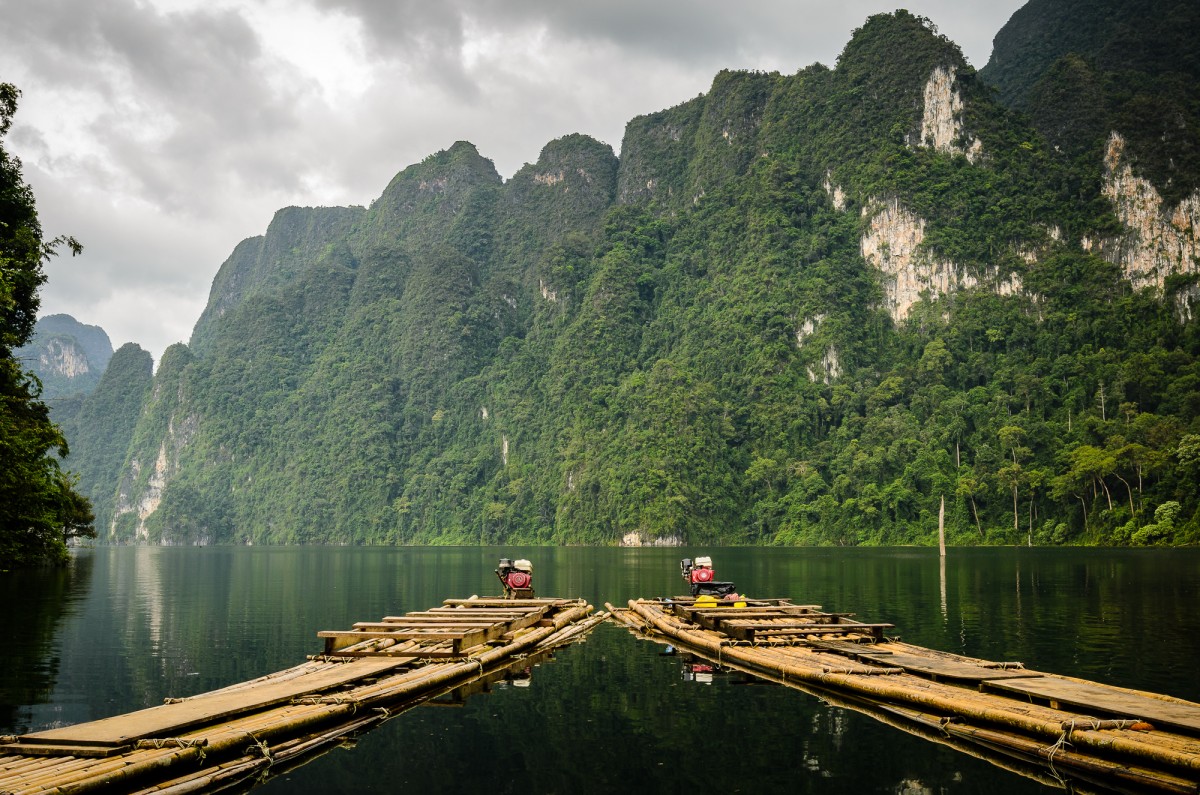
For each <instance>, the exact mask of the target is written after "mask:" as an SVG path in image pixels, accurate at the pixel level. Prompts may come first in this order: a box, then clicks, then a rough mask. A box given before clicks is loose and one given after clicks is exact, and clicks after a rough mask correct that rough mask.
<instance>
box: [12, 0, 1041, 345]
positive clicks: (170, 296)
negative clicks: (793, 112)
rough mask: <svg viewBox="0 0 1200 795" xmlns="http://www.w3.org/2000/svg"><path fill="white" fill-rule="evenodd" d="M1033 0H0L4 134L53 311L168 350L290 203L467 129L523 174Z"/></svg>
mask: <svg viewBox="0 0 1200 795" xmlns="http://www.w3.org/2000/svg"><path fill="white" fill-rule="evenodd" d="M1024 2H1025V0H913V1H911V2H907V3H904V4H899V3H896V4H890V3H887V2H883V1H882V0H838V1H837V2H830V0H791V2H783V1H782V0H769V1H768V0H762V1H758V0H725V1H724V2H713V1H710V0H691V1H690V2H689V1H688V0H0V20H3V24H2V25H0V81H2V82H9V83H13V84H15V85H16V86H17V87H18V88H19V89H21V91H22V92H23V96H22V98H21V103H20V107H19V109H18V112H17V116H16V119H15V123H14V124H13V127H12V130H11V131H10V132H9V135H8V137H7V138H6V139H5V142H4V145H5V146H6V148H7V149H8V150H9V151H10V152H12V153H14V154H16V155H17V156H19V157H20V158H21V160H22V161H23V163H24V174H25V179H26V181H28V182H29V183H30V184H31V185H32V186H33V189H34V194H35V195H36V197H37V201H38V210H39V213H40V215H41V219H42V226H43V228H44V232H45V233H46V235H47V236H48V237H54V236H57V235H61V234H69V235H74V236H75V237H76V238H78V239H79V241H80V242H81V243H83V244H84V247H85V251H84V254H83V255H82V256H80V257H74V258H72V257H70V256H65V255H64V256H60V257H58V258H57V259H56V260H54V261H52V262H51V264H50V265H49V266H48V268H47V270H48V273H49V276H50V281H49V282H48V284H47V285H46V286H45V287H44V288H43V289H42V314H54V313H59V312H65V313H68V314H71V315H74V316H75V317H76V318H77V319H79V320H80V321H82V322H84V323H90V324H95V325H99V326H102V327H103V328H104V329H105V330H106V331H107V332H108V334H109V336H110V337H112V340H113V347H119V346H120V345H121V344H122V343H125V342H136V343H138V344H139V345H141V346H142V347H143V348H146V349H147V350H149V351H150V352H151V353H152V354H153V355H154V358H155V361H157V360H158V358H159V357H160V356H161V354H162V351H163V349H164V348H166V346H168V345H170V344H171V343H173V342H177V341H186V340H187V339H188V338H189V337H190V336H191V329H192V326H193V324H194V323H195V322H196V319H197V318H198V317H199V316H200V312H201V310H202V309H203V308H204V304H205V302H206V300H207V298H208V290H209V286H210V285H211V283H212V278H213V276H214V275H215V274H216V272H217V269H218V268H219V267H220V265H221V263H222V262H223V261H224V260H225V258H226V257H227V256H228V255H229V254H230V252H231V251H232V250H233V247H234V246H235V245H236V244H237V243H238V242H239V241H241V240H242V239H244V238H247V237H251V236H253V235H259V234H262V233H263V232H264V231H265V230H266V228H267V224H268V223H269V222H270V220H271V217H272V215H273V214H274V213H275V211H276V210H277V209H279V208H281V207H286V206H289V205H306V206H320V205H326V206H329V205H346V204H361V205H367V204H370V202H371V201H372V200H373V199H375V198H376V197H377V196H378V195H379V194H380V193H381V192H382V191H383V188H384V186H386V185H387V183H388V181H389V180H390V179H391V177H392V176H393V175H394V174H395V173H396V172H397V171H399V170H401V169H402V168H404V167H406V166H408V165H411V164H413V163H416V162H419V161H420V160H421V159H423V158H424V157H425V156H426V155H429V154H431V153H433V152H436V151H438V150H441V149H445V148H447V147H449V146H450V145H451V144H452V143H454V142H455V141H458V140H468V141H471V142H472V143H474V144H475V145H476V146H477V147H478V148H479V151H480V152H481V153H482V154H483V155H484V156H485V157H488V158H491V159H492V160H493V161H494V162H495V163H496V167H497V169H498V170H499V171H500V173H501V175H503V176H504V177H505V178H506V179H507V178H508V177H510V176H511V175H512V174H513V173H514V172H515V171H516V170H517V169H518V168H520V167H521V166H522V165H523V164H524V163H526V162H533V161H536V160H537V157H538V153H539V152H540V151H541V148H542V146H543V145H545V144H546V143H547V142H548V141H551V140H553V139H555V138H558V137H560V136H562V135H566V134H568V133H574V132H581V133H586V134H588V135H591V136H593V137H595V138H598V139H599V140H601V141H604V142H606V143H608V144H610V145H611V146H612V147H613V149H614V150H617V151H618V153H619V149H620V145H621V135H622V133H623V131H624V127H625V123H626V122H627V121H628V120H629V119H630V118H632V117H634V116H636V115H639V114H643V113H650V112H653V111H656V110H661V109H663V108H668V107H671V106H673V105H677V104H679V103H680V102H683V101H685V100H687V99H690V98H691V97H694V96H696V95H697V94H699V93H702V92H704V91H707V90H708V88H709V86H710V84H711V82H712V78H713V75H715V74H716V72H717V71H719V70H720V69H723V68H730V69H758V70H765V71H779V72H783V73H785V74H790V73H794V72H796V71H797V70H799V69H801V68H803V67H805V66H807V65H809V64H811V63H813V62H817V61H819V62H821V63H824V64H827V65H829V66H833V65H834V63H835V62H836V60H837V56H838V53H839V52H841V49H842V47H843V46H844V45H845V44H846V42H847V41H848V40H849V38H850V35H851V32H852V31H853V30H854V28H856V27H859V26H861V25H862V24H863V22H864V21H865V20H866V18H867V17H868V16H870V15H872V14H876V13H881V12H890V11H894V10H895V9H896V8H900V7H903V8H907V9H909V10H910V11H912V12H913V13H916V14H920V15H922V16H926V17H929V18H930V19H931V20H932V21H933V22H934V23H935V24H936V25H937V26H938V29H939V30H940V32H942V33H943V34H945V35H946V36H948V37H949V38H951V39H952V40H954V41H955V42H957V43H958V44H959V45H960V46H961V47H962V49H963V52H964V53H965V54H966V56H967V60H968V61H969V62H970V63H971V64H973V65H974V66H975V67H976V68H981V67H982V66H983V65H984V64H986V63H987V59H988V57H989V56H990V55H991V43H992V37H993V36H994V35H995V34H996V32H997V31H998V30H999V29H1000V27H1001V26H1002V25H1003V24H1004V23H1005V22H1006V21H1007V20H1008V18H1009V17H1010V16H1011V15H1012V14H1013V12H1014V11H1016V10H1017V8H1019V7H1020V6H1021V5H1023V4H1024Z"/></svg>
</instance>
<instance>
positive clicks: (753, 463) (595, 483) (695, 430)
mask: <svg viewBox="0 0 1200 795" xmlns="http://www.w3.org/2000/svg"><path fill="white" fill-rule="evenodd" d="M1032 5H1034V4H1031V6H1032ZM1014 20H1016V17H1014ZM1183 46H1186V43H1185V45H1183ZM998 48H999V39H998ZM1114 57H1115V56H1114ZM1051 62H1052V61H1051ZM1043 71H1044V70H1043ZM1186 88H1187V92H1189V93H1188V95H1189V96H1190V97H1191V98H1192V99H1193V100H1194V99H1195V97H1196V83H1195V81H1192V82H1190V83H1188V84H1187V86H1186ZM1110 121H1111V119H1110V118H1109V117H1104V118H1098V119H1096V120H1095V122H1094V125H1093V128H1094V129H1093V128H1088V129H1089V130H1092V131H1091V132H1088V133H1087V134H1088V135H1090V136H1092V138H1094V139H1096V140H1095V141H1092V139H1089V141H1091V142H1090V143H1086V146H1085V145H1084V144H1083V143H1081V144H1080V146H1079V147H1077V148H1070V147H1067V148H1064V147H1062V146H1058V145H1057V142H1056V139H1054V138H1053V136H1049V135H1048V133H1047V132H1046V130H1045V129H1043V128H1041V127H1039V126H1037V124H1038V117H1037V116H1036V115H1035V116H1033V117H1031V116H1029V115H1026V114H1024V113H1022V112H1020V111H1014V110H1011V109H1009V108H1008V107H1006V106H1005V105H1004V104H1001V102H1000V101H998V99H997V98H996V93H995V91H994V90H993V89H992V88H990V87H989V86H987V85H985V84H984V83H983V82H982V81H981V80H980V78H979V76H978V75H976V74H975V72H974V70H972V69H971V68H970V67H969V66H968V65H967V64H966V63H965V61H964V59H963V57H962V54H961V52H960V51H959V49H958V47H957V46H956V45H954V44H953V43H952V42H950V41H948V40H947V39H945V38H944V37H942V36H939V35H938V34H936V32H934V31H933V29H932V27H931V25H930V23H928V22H927V21H926V20H923V19H921V18H918V17H914V16H912V15H911V14H908V13H907V12H903V11H901V12H896V13H895V14H891V15H881V16H877V17H872V18H871V19H869V20H867V21H866V23H865V24H864V25H863V27H862V28H861V29H860V30H858V31H856V32H855V34H854V36H853V38H852V40H851V41H850V42H849V43H848V44H847V45H846V48H845V50H844V51H843V53H842V55H841V56H840V58H839V59H838V62H837V64H836V67H835V68H832V69H830V68H826V67H823V66H820V65H814V66H812V67H809V68H806V69H804V70H802V71H800V72H798V73H797V74H795V75H790V76H788V75H780V74H761V73H746V72H722V73H720V74H719V75H717V77H716V78H715V80H714V82H713V85H712V88H711V89H710V91H709V92H708V93H706V94H704V95H702V96H700V97H697V98H695V99H692V100H690V101H688V102H686V103H684V104H682V105H679V106H677V107H674V108H670V109H667V110H664V111H661V112H659V113H654V114H650V115H647V116H643V117H639V118H637V119H634V120H632V121H630V122H629V124H628V126H627V129H626V134H625V139H624V140H623V142H622V145H621V153H622V155H621V158H620V159H619V160H618V158H617V157H616V156H615V155H614V154H613V152H612V150H611V149H610V148H609V147H608V146H606V145H604V144H601V143H599V142H597V141H595V140H592V139H589V138H587V137H586V136H581V135H572V136H567V137H565V138H562V139H559V140H557V141H553V142H551V143H550V144H548V145H547V146H546V147H545V149H544V150H543V151H542V153H541V156H540V157H539V159H538V162H537V163H534V164H532V165H529V166H526V167H525V168H523V169H521V170H520V171H519V172H518V173H517V174H515V175H514V176H513V177H512V178H511V179H509V180H508V181H504V180H502V179H501V178H500V176H499V175H498V174H497V173H496V171H495V168H494V167H493V165H492V163H491V162H490V161H489V160H487V159H486V158H484V157H482V156H481V155H480V154H479V152H477V151H476V150H475V148H474V147H473V146H472V145H470V144H468V143H464V142H459V143H457V144H455V145H454V146H452V147H451V148H449V149H447V150H445V151H442V152H438V153H436V154H434V155H431V156H430V157H428V158H426V159H425V160H424V161H423V162H421V163H419V164H416V165H413V166H411V167H409V168H407V169H405V170H404V171H402V172H401V173H400V174H398V175H397V176H396V177H395V178H394V179H393V180H392V181H391V183H390V184H389V185H388V186H387V188H386V189H385V191H384V192H383V194H382V195H381V196H380V198H379V199H377V200H376V201H375V202H373V203H372V205H371V206H370V207H369V208H365V209H363V208H320V209H302V208H289V209H287V210H283V211H281V212H280V214H279V215H278V216H277V217H276V219H275V221H273V222H272V224H271V226H270V228H269V229H268V230H267V233H266V235H264V237H262V238H255V239H253V240H251V241H246V242H245V243H243V244H242V245H240V246H239V247H238V249H237V250H236V251H235V252H234V255H233V256H232V257H231V258H230V259H229V260H228V261H227V262H226V263H225V265H224V266H223V267H222V269H221V271H220V273H219V274H218V275H217V277H216V279H215V280H214V285H213V293H212V295H211V296H210V300H209V306H208V309H206V311H205V315H204V316H203V317H202V318H201V320H200V322H199V324H198V325H197V328H196V332H195V334H194V337H193V340H192V342H191V344H190V345H189V346H176V347H175V348H172V349H171V350H170V351H168V354H167V355H166V356H165V357H164V361H163V363H162V364H161V366H160V368H159V371H158V373H157V374H156V375H155V376H154V381H153V387H152V388H151V389H150V390H149V392H148V393H147V394H148V398H147V402H146V403H145V404H144V407H143V410H142V413H141V416H140V419H139V421H138V423H137V425H136V427H135V428H134V429H133V430H132V432H131V433H129V434H128V435H127V438H130V439H131V443H130V445H129V449H128V454H127V455H126V461H125V465H124V469H123V473H124V474H123V475H122V476H121V478H120V479H119V483H118V485H117V486H116V488H115V489H114V490H113V492H112V505H111V509H109V508H104V509H98V514H100V515H101V516H105V517H107V516H111V517H113V518H112V520H111V521H110V522H109V523H108V525H107V526H105V527H101V532H102V534H103V533H106V532H107V533H108V537H109V538H110V540H114V541H131V540H148V541H150V542H171V543H225V542H235V543H242V542H254V543H355V544H413V543H501V542H502V543H556V544H573V543H597V544H614V543H618V542H622V541H625V542H627V543H651V542H655V541H667V542H686V543H693V544H699V543H705V544H715V543H728V544H740V543H755V544H910V543H916V544H927V543H933V542H935V539H936V530H937V513H938V507H939V503H940V500H941V499H942V498H943V497H944V498H945V501H946V524H947V532H948V534H949V536H950V539H951V541H952V542H954V543H979V544H995V543H1101V544H1114V543H1115V544H1126V543H1134V544H1142V543H1168V544H1169V543H1192V542H1195V541H1197V540H1200V514H1198V513H1197V510H1198V508H1200V502H1198V498H1197V494H1198V493H1200V490H1198V489H1197V479H1198V478H1200V361H1198V360H1197V356H1198V354H1200V334H1198V331H1197V324H1196V322H1195V320H1194V319H1193V312H1194V309H1193V303H1194V301H1195V298H1196V295H1197V290H1196V284H1197V277H1196V263H1195V261H1194V260H1193V259H1191V258H1189V257H1186V256H1181V257H1177V258H1176V260H1174V261H1172V262H1168V263H1166V264H1162V263H1159V264H1158V265H1156V266H1155V267H1156V269H1155V270H1153V271H1151V272H1149V275H1147V273H1143V272H1137V273H1132V272H1130V271H1129V270H1128V267H1130V266H1128V265H1127V264H1125V263H1126V261H1127V260H1129V257H1128V256H1126V255H1127V254H1128V253H1129V251H1131V250H1132V249H1131V247H1136V246H1135V244H1136V245H1142V244H1143V243H1139V242H1138V241H1137V240H1133V238H1131V237H1129V233H1128V229H1127V224H1126V221H1125V220H1123V218H1124V216H1121V215H1119V214H1118V212H1117V211H1116V208H1115V206H1114V204H1113V203H1112V202H1111V201H1109V200H1108V199H1107V198H1106V194H1105V193H1104V192H1103V181H1104V179H1105V171H1104V163H1103V160H1102V158H1101V156H1100V152H1099V150H1098V149H1095V146H1094V144H1095V143H1096V141H1099V140H1100V139H1102V138H1103V137H1104V136H1106V135H1107V134H1108V132H1111V131H1109V130H1106V129H1105V128H1106V127H1107V126H1108V124H1109V122H1110ZM1063 135H1064V136H1066V138H1068V139H1070V132H1069V131H1068V132H1065V133H1063ZM1056 146H1057V148H1056ZM1088 147H1091V149H1088ZM1068 150H1069V151H1068ZM1085 150H1086V151H1094V155H1095V156H1094V157H1090V158H1089V157H1085V156H1084V154H1085ZM1135 155H1136V152H1135ZM1142 163H1143V158H1142V156H1140V155H1138V156H1136V157H1135V165H1136V166H1138V167H1139V168H1140V166H1141V164H1142ZM1137 173H1139V174H1142V173H1143V172H1141V171H1138V172H1137ZM1190 240H1191V243H1190V244H1189V243H1188V241H1187V239H1183V243H1181V245H1183V246H1184V247H1185V248H1186V245H1192V246H1194V245H1195V238H1194V235H1193V236H1192V238H1190ZM1131 241H1132V242H1131ZM1189 250H1190V249H1189ZM1113 252H1117V253H1118V254H1120V256H1117V255H1116V254H1113ZM1129 261H1133V260H1129ZM1135 285H1136V287H1135ZM114 361H115V360H114ZM83 485H84V486H89V485H90V484H89V483H84V484H83Z"/></svg>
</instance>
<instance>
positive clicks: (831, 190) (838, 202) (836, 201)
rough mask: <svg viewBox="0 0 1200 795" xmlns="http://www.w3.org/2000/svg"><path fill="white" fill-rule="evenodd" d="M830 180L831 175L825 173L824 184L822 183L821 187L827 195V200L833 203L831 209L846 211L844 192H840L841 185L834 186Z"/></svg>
mask: <svg viewBox="0 0 1200 795" xmlns="http://www.w3.org/2000/svg"><path fill="white" fill-rule="evenodd" d="M831 180H832V175H830V174H829V173H828V172H827V173H826V174H825V182H824V183H822V187H824V188H825V192H826V193H828V194H829V200H830V201H832V202H833V209H835V210H838V211H839V212H840V211H842V210H845V209H846V192H845V191H844V190H842V186H841V185H834V184H833V182H832V181H831Z"/></svg>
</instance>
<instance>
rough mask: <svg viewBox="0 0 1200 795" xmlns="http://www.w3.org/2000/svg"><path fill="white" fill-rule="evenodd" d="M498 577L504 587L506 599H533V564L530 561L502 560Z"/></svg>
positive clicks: (498, 567)
mask: <svg viewBox="0 0 1200 795" xmlns="http://www.w3.org/2000/svg"><path fill="white" fill-rule="evenodd" d="M496 576H497V577H499V578H500V583H501V584H502V585H503V586H504V598H505V599H529V598H532V597H533V564H532V563H530V562H529V561H528V560H524V559H521V560H516V561H513V560H509V559H508V558H500V565H499V566H497V567H496Z"/></svg>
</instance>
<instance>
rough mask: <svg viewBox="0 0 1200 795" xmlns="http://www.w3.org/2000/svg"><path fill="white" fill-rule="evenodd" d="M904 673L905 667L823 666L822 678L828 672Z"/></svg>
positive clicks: (862, 674)
mask: <svg viewBox="0 0 1200 795" xmlns="http://www.w3.org/2000/svg"><path fill="white" fill-rule="evenodd" d="M902 673H904V669H903V668H822V669H821V678H822V679H824V678H825V677H826V676H827V675H828V674H852V675H854V676H893V675H895V674H902Z"/></svg>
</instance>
